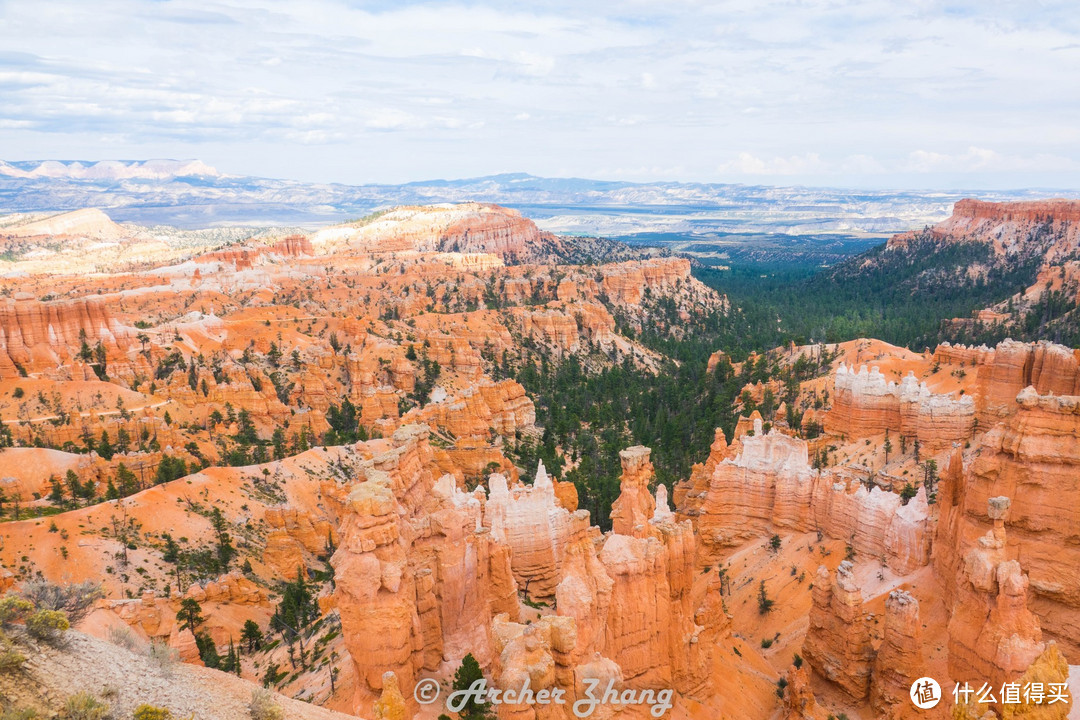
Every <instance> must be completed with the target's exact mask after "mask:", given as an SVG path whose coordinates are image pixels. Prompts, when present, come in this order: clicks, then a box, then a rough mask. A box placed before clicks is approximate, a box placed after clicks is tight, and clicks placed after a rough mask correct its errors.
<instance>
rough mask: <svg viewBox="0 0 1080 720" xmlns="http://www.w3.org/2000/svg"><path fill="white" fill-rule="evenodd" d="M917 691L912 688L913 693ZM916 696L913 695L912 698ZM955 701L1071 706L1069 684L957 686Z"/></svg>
mask: <svg viewBox="0 0 1080 720" xmlns="http://www.w3.org/2000/svg"><path fill="white" fill-rule="evenodd" d="M914 692H915V690H914V688H912V693H914ZM914 697H915V696H914V695H912V698H914ZM953 699H955V700H956V703H957V704H958V705H960V704H972V703H982V704H994V703H998V702H1000V703H1001V704H1002V705H1054V704H1055V703H1064V704H1066V705H1068V704H1070V703H1069V700H1070V693H1069V684H1068V683H1064V682H1061V683H1042V682H1029V683H1024V684H1023V685H1021V684H1020V683H1019V682H1007V683H1002V685H1001V688H1000V689H999V688H995V687H993V686H991V685H990V683H983V684H982V686H981V687H979V688H978V689H975V687H974V686H972V685H971V684H969V683H966V682H965V683H964V684H963V685H960V684H959V683H957V684H956V687H954V688H953Z"/></svg>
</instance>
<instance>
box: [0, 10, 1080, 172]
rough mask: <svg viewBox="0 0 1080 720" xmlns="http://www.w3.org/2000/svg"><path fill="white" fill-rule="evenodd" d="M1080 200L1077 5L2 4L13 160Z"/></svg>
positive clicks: (8, 154) (7, 139) (6, 114)
mask: <svg viewBox="0 0 1080 720" xmlns="http://www.w3.org/2000/svg"><path fill="white" fill-rule="evenodd" d="M147 158H198V159H201V160H203V161H205V162H207V163H208V164H210V165H213V166H215V167H217V168H218V169H219V170H221V171H222V172H227V173H233V174H242V175H257V176H264V177H275V178H289V179H296V180H303V181H309V182H343V183H353V184H360V183H368V182H407V181H414V180H427V179H432V178H464V177H475V176H480V175H488V174H495V173H501V172H528V173H532V174H535V175H542V176H550V177H588V178H597V179H611V180H631V181H658V180H665V181H672V180H679V181H698V182H744V183H756V184H771V185H793V184H806V185H830V186H838V187H895V188H905V187H910V188H940V189H969V188H998V189H1005V188H1020V187H1045V188H1068V189H1075V188H1078V187H1080V13H1077V12H1076V3H1075V0H1069V1H1068V2H1037V1H1035V0H1027V1H1026V2H1013V1H1001V0H957V1H956V2H936V1H931V0H893V1H889V2H886V1H884V0H732V1H730V2H697V1H695V0H662V1H656V2H644V1H642V0H622V1H619V2H608V1H607V0H585V1H584V2H582V1H581V0H572V1H568V2H563V1H562V0H542V1H541V2H531V3H530V2H524V1H522V2H494V1H489V2H465V3H461V2H450V3H446V2H412V1H409V0H403V1H400V2H356V1H349V0H304V1H303V2H286V1H284V0H222V1H220V2H213V1H210V2H195V1H194V0H95V1H94V2H86V0H76V1H74V2H64V1H61V0H0V159H3V160H7V161H19V160H42V159H65V160H66V159H78V160H100V159H147Z"/></svg>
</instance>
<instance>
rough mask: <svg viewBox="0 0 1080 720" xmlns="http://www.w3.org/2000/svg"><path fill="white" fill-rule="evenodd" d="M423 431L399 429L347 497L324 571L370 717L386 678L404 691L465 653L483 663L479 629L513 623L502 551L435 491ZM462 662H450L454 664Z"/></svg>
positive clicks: (461, 502) (456, 496)
mask: <svg viewBox="0 0 1080 720" xmlns="http://www.w3.org/2000/svg"><path fill="white" fill-rule="evenodd" d="M431 465H432V457H431V448H430V447H429V446H428V444H427V431H426V429H423V428H422V427H419V428H418V427H417V426H407V427H405V428H402V429H401V430H399V431H398V432H397V433H395V436H394V440H393V444H392V447H391V448H389V449H388V450H387V451H386V452H385V453H383V454H381V455H376V456H375V457H374V459H373V460H372V462H371V465H370V467H369V468H368V469H367V470H366V478H365V480H364V482H361V483H359V484H357V485H356V486H355V487H354V488H353V490H352V491H351V492H350V494H349V497H348V508H347V510H346V515H345V518H344V521H343V523H342V528H341V544H340V546H339V547H338V549H337V552H335V554H334V556H333V558H332V560H331V562H332V564H333V565H334V568H335V571H336V574H337V577H338V578H340V580H339V581H338V582H337V585H336V591H335V596H336V600H337V606H338V608H339V611H340V613H341V624H342V629H343V632H344V637H345V640H346V646H347V647H348V649H349V652H350V654H351V655H352V657H353V660H354V663H355V664H356V670H357V675H358V676H359V677H360V678H361V680H362V681H363V684H362V687H361V688H359V696H358V698H357V701H358V703H359V704H360V706H361V708H367V707H370V703H371V702H372V699H373V697H374V695H375V694H376V693H378V692H379V691H380V690H381V689H382V679H383V673H384V672H386V671H387V670H391V671H393V672H394V673H395V674H396V676H397V678H398V679H399V680H400V682H401V684H402V685H403V686H405V687H412V686H413V684H414V683H415V682H416V680H417V674H418V672H419V671H420V670H422V669H425V670H428V671H433V670H435V669H437V668H438V667H439V665H440V664H441V663H442V662H443V661H444V660H445V659H449V657H451V656H453V655H458V652H459V651H458V647H459V646H467V647H469V648H470V651H472V652H474V654H476V655H477V657H478V658H480V659H481V662H486V661H487V660H488V659H490V657H491V641H490V635H489V619H490V618H491V617H492V616H493V615H495V614H497V613H500V612H503V613H508V614H509V615H510V616H511V617H513V618H516V617H517V600H516V592H517V591H516V586H515V583H514V578H513V574H512V572H511V569H510V550H509V548H508V547H507V546H506V545H504V544H502V543H500V542H498V541H496V540H495V539H494V538H493V537H492V535H491V533H490V531H489V530H488V529H487V528H485V527H483V525H482V521H481V501H480V499H478V498H477V497H475V496H473V495H469V494H466V493H463V492H461V491H460V490H458V489H457V488H456V486H455V483H454V480H453V478H452V477H451V476H443V478H442V479H441V480H439V481H438V482H436V481H435V479H434V476H433V473H432V472H431V471H430V467H431ZM464 654H465V653H464V652H460V655H458V657H460V656H461V655H464Z"/></svg>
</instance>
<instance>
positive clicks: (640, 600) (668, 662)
mask: <svg viewBox="0 0 1080 720" xmlns="http://www.w3.org/2000/svg"><path fill="white" fill-rule="evenodd" d="M649 452H650V451H649V449H648V448H645V447H640V446H639V447H633V448H628V449H627V450H624V451H623V452H622V453H620V457H621V459H622V463H623V475H622V482H621V488H622V492H621V493H620V495H619V498H618V499H617V500H616V502H615V503H614V504H613V505H612V528H613V531H612V534H611V535H609V536H608V537H607V538H606V540H605V541H604V544H603V547H602V548H601V550H600V552H599V555H598V557H599V560H600V562H601V564H602V565H603V567H604V570H605V574H606V575H607V576H608V577H609V578H610V579H611V580H610V581H611V590H610V596H609V597H608V598H607V618H606V624H605V627H604V639H603V644H602V645H601V650H602V652H603V654H604V655H605V656H606V657H609V658H611V659H612V660H613V661H614V662H615V663H616V664H617V665H618V666H619V668H620V669H621V671H622V676H623V678H624V680H625V681H626V682H627V684H628V685H629V686H631V687H639V688H657V689H662V688H664V687H674V688H675V689H676V690H677V691H678V692H680V693H682V694H684V695H690V696H694V695H697V694H700V693H702V692H705V690H706V687H707V679H708V674H709V659H710V657H711V644H712V641H714V640H715V638H716V637H717V636H718V633H720V632H721V631H722V630H723V629H725V628H726V627H727V622H728V619H727V615H726V613H724V611H723V609H722V607H721V600H720V597H719V592H717V591H718V586H717V585H716V583H717V582H718V581H717V579H716V577H715V576H713V575H712V574H711V573H710V574H709V575H708V576H707V577H705V576H701V575H700V574H698V573H697V562H698V560H697V549H696V542H695V537H694V532H693V527H692V525H691V523H689V522H688V521H685V520H678V519H677V518H676V517H675V516H674V514H673V513H671V512H670V510H669V509H668V507H667V497H666V490H664V491H660V490H658V492H657V497H656V498H653V497H652V496H650V495H649V493H648V489H647V488H648V484H649V482H650V481H651V480H652V475H653V473H652V465H651V463H650V462H649V459H648V458H649ZM661 487H662V486H661ZM622 531H626V532H625V533H624V532H622ZM560 608H561V596H560ZM560 612H561V610H560Z"/></svg>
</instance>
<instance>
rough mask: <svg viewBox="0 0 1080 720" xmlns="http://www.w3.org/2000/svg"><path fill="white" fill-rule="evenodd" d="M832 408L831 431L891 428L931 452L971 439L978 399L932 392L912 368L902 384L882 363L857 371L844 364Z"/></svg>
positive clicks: (871, 431) (854, 433)
mask: <svg viewBox="0 0 1080 720" xmlns="http://www.w3.org/2000/svg"><path fill="white" fill-rule="evenodd" d="M834 385H835V393H834V396H833V406H832V410H831V411H830V412H829V413H828V415H826V417H825V427H826V429H828V430H829V431H830V432H833V433H836V434H844V435H847V436H848V437H863V436H866V435H877V434H880V433H884V432H885V431H886V430H889V431H891V432H893V433H896V434H898V435H902V436H904V437H910V438H917V439H918V440H919V442H920V443H921V444H922V445H923V446H924V447H926V448H927V449H928V450H929V451H931V452H933V451H936V450H939V449H943V448H947V447H950V446H951V445H952V443H953V442H964V441H966V440H969V439H970V438H971V435H972V432H973V431H974V426H975V401H974V400H973V399H972V398H971V397H969V396H960V397H959V398H953V397H952V396H951V395H939V394H935V393H932V392H930V390H929V389H927V387H926V383H920V382H919V381H918V380H917V379H916V378H915V375H914V374H913V373H908V375H907V377H905V378H904V379H903V380H902V381H901V382H900V383H899V384H897V383H895V382H891V381H887V380H886V379H885V376H884V375H882V374H881V372H880V371H879V370H878V368H876V367H874V368H872V369H871V370H869V371H868V370H867V368H866V366H865V365H863V366H862V367H861V368H859V371H858V372H855V370H854V368H849V367H847V366H846V365H844V364H843V363H841V364H840V365H839V366H838V367H837V369H836V375H835V379H834Z"/></svg>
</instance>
